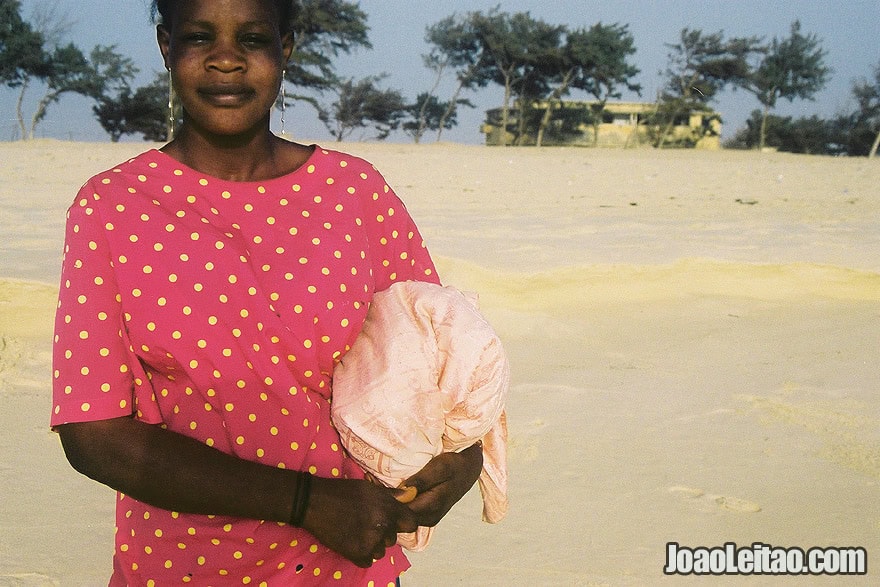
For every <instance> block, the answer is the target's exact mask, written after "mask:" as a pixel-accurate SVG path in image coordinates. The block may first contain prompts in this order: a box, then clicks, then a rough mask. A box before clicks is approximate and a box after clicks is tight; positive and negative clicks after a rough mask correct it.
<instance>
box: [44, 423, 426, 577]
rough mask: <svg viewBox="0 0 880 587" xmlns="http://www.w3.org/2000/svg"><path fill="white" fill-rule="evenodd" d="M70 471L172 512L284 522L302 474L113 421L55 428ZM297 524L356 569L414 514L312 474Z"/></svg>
mask: <svg viewBox="0 0 880 587" xmlns="http://www.w3.org/2000/svg"><path fill="white" fill-rule="evenodd" d="M57 429H58V433H59V435H60V437H61V443H62V445H63V446H64V451H65V454H66V455H67V458H68V460H69V461H70V463H71V465H72V466H73V468H74V469H76V470H77V471H79V472H80V473H82V474H84V475H86V476H87V477H90V478H92V479H94V480H96V481H98V482H100V483H103V484H105V485H108V486H109V487H111V488H113V489H116V490H117V491H120V492H122V493H124V494H126V495H128V496H131V497H133V498H135V499H137V500H139V501H143V502H145V503H148V504H150V505H152V506H154V507H159V508H163V509H167V510H171V511H177V512H185V513H193V514H204V515H210V514H213V515H223V516H235V517H241V518H250V519H255V520H271V521H276V522H288V521H289V520H290V518H291V515H292V509H293V503H294V497H295V494H296V490H297V485H298V480H299V476H300V475H303V474H304V473H300V472H297V471H290V470H287V469H279V468H276V467H271V466H267V465H262V464H259V463H254V462H251V461H247V460H243V459H239V458H237V457H234V456H232V455H228V454H226V453H223V452H221V451H219V450H216V449H214V448H211V447H209V446H206V445H204V444H202V443H201V442H198V441H197V440H194V439H192V438H188V437H186V436H183V435H180V434H177V433H175V432H171V431H169V430H165V429H163V428H160V427H158V426H153V425H150V424H146V423H143V422H140V421H138V420H134V419H132V418H115V419H111V420H100V421H95V422H81V423H74V424H64V425H61V426H58V427H57ZM302 526H303V528H304V529H306V530H307V531H309V532H310V533H312V534H313V535H314V536H315V537H316V538H317V539H318V540H319V541H321V543H323V544H324V545H325V546H327V547H329V548H331V549H333V550H335V551H336V552H338V553H339V554H341V555H343V556H345V557H346V558H348V559H349V560H351V561H352V562H354V563H355V564H357V565H359V566H364V567H365V566H369V565H370V564H371V563H372V561H373V559H378V558H382V556H384V553H385V548H386V547H388V546H390V545H392V544H394V542H395V541H396V535H397V532H412V531H414V530H415V529H416V527H417V524H416V520H415V518H414V516H413V513H412V512H411V511H410V510H409V509H408V508H407V507H406V506H404V505H402V504H400V503H398V502H397V500H395V499H394V496H393V492H391V491H389V490H387V489H383V488H380V487H376V486H374V485H372V484H371V483H369V482H366V481H361V480H353V479H352V480H347V479H322V478H318V477H315V478H313V479H312V484H311V497H310V500H309V506H308V508H307V509H306V513H305V518H304V521H303V525H302Z"/></svg>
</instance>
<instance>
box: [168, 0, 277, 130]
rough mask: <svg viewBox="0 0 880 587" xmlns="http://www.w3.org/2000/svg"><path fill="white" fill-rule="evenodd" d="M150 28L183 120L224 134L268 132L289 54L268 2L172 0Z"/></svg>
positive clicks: (272, 5)
mask: <svg viewBox="0 0 880 587" xmlns="http://www.w3.org/2000/svg"><path fill="white" fill-rule="evenodd" d="M174 6H175V7H174V8H173V11H172V14H171V15H168V16H169V22H166V23H165V24H164V25H160V26H159V28H158V39H159V48H160V49H161V51H162V56H163V58H164V59H165V66H166V67H169V68H171V75H172V79H173V82H174V89H175V91H176V92H177V96H178V97H179V99H180V100H181V102H182V104H183V108H184V113H185V114H184V116H185V118H184V120H185V124H187V125H190V126H192V127H193V128H194V129H198V130H200V131H201V132H204V133H206V134H209V135H214V136H224V137H232V136H235V135H245V134H249V133H253V132H256V131H259V130H262V129H268V120H269V112H270V111H271V109H272V105H273V104H274V102H275V100H276V98H277V96H278V90H279V88H280V84H281V77H282V70H283V68H284V65H285V63H286V62H287V59H288V58H289V57H290V50H291V36H290V35H289V34H285V35H284V36H282V34H281V32H280V29H279V18H278V14H277V12H276V9H275V6H274V3H273V2H272V1H271V0H188V1H186V2H176V3H174Z"/></svg>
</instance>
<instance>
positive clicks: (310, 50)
mask: <svg viewBox="0 0 880 587" xmlns="http://www.w3.org/2000/svg"><path fill="white" fill-rule="evenodd" d="M292 27H293V40H294V46H293V54H292V55H291V58H290V61H289V62H288V64H287V69H286V76H285V77H286V79H287V81H289V82H290V83H291V84H293V86H294V87H296V88H297V90H298V91H302V90H308V89H312V90H317V91H324V90H328V89H332V88H333V87H334V86H335V84H336V83H337V82H338V78H337V77H336V73H335V70H334V68H333V58H334V57H338V56H339V55H340V54H341V53H350V52H352V51H354V50H355V49H357V48H359V47H363V48H366V49H369V48H371V47H372V45H370V41H369V38H368V36H367V33H368V31H369V27H368V26H367V15H366V13H364V11H363V10H361V9H360V6H359V5H358V3H357V2H347V1H345V0H301V2H300V8H299V10H298V11H297V14H296V17H295V18H294V20H293V23H292ZM293 98H294V99H308V98H307V97H306V96H296V95H295V96H293ZM308 101H310V102H311V101H312V100H308Z"/></svg>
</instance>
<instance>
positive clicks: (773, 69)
mask: <svg viewBox="0 0 880 587" xmlns="http://www.w3.org/2000/svg"><path fill="white" fill-rule="evenodd" d="M825 55H826V52H825V51H824V50H823V49H822V41H821V39H819V37H817V36H816V35H814V34H812V33H811V34H808V35H803V34H802V33H801V23H800V22H799V21H794V22H793V23H792V25H791V34H790V36H789V37H787V38H785V39H778V38H774V39H773V41H772V42H771V43H770V45H769V47H767V50H766V53H765V54H764V56H763V59H761V61H760V63H758V65H757V67H756V68H754V70H753V71H752V72H751V73H750V75H749V76H748V77H747V78H746V79H745V80H744V81H743V83H742V84H741V86H742V87H743V88H744V89H745V90H747V91H749V92H751V93H753V94H754V95H755V96H756V97H757V98H758V102H760V103H761V105H762V106H763V119H762V123H761V138H760V143H759V148H763V147H764V144H765V135H766V127H767V116H768V115H769V114H770V111H771V110H773V109H774V108H776V104H777V102H778V101H779V99H780V98H785V99H787V100H788V101H789V102H793V101H794V100H795V99H796V98H801V99H807V100H812V99H813V96H814V95H815V94H816V93H817V92H819V91H820V90H821V89H822V88H824V87H825V84H826V83H827V81H828V78H829V75H830V73H831V70H830V69H829V68H828V67H826V65H825Z"/></svg>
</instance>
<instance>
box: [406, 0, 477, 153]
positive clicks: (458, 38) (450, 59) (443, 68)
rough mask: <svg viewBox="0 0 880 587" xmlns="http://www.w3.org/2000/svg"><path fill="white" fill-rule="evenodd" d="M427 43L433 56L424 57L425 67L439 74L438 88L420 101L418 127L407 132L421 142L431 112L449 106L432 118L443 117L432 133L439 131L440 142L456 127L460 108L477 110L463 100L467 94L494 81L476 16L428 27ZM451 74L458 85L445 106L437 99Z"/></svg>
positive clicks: (435, 87)
mask: <svg viewBox="0 0 880 587" xmlns="http://www.w3.org/2000/svg"><path fill="white" fill-rule="evenodd" d="M425 42H426V43H428V45H429V46H430V47H431V51H430V53H428V54H427V55H423V56H422V59H423V60H424V62H425V66H426V67H427V68H429V69H431V70H432V71H434V72H435V79H434V86H433V88H431V90H430V91H428V92H425V99H422V97H421V96H420V98H419V99H417V100H416V103H417V104H421V107H420V108H419V113H418V115H417V116H416V117H415V118H416V119H417V120H418V124H417V126H416V127H415V128H414V129H413V128H411V129H407V130H408V131H409V132H410V133H411V134H412V135H413V137H414V138H415V140H416V142H419V140H420V139H421V137H422V135H423V134H424V131H425V130H426V117H427V116H428V112H427V109H428V108H433V107H434V106H435V105H436V104H445V105H446V108H445V110H444V111H443V112H432V113H431V114H430V116H431V117H434V116H436V114H438V113H439V117H438V118H436V120H432V121H431V123H430V125H431V127H432V130H436V131H437V140H438V141H439V140H440V138H441V137H442V135H443V130H444V129H449V128H452V127H453V126H455V125H456V123H457V120H456V113H457V109H458V106H460V105H462V106H464V105H467V106H470V107H473V105H472V104H471V103H470V102H469V101H468V100H463V99H461V98H460V97H459V96H461V93H462V92H463V91H465V90H471V91H472V90H475V89H477V88H482V87H485V86H486V85H488V84H489V81H490V79H491V69H490V67H489V66H488V60H487V58H486V53H485V47H484V46H483V44H482V43H481V42H480V37H479V34H478V31H477V28H476V18H475V16H474V14H473V13H471V14H469V15H465V16H459V15H455V14H453V15H452V16H448V17H446V18H444V19H442V20H441V21H439V22H437V23H435V24H433V25H431V26H429V27H427V29H426V32H425ZM447 72H449V73H451V74H452V75H453V76H454V77H455V85H454V89H453V92H452V96H451V97H450V99H449V100H447V101H445V102H441V101H440V100H439V99H438V98H436V96H435V92H436V91H437V88H438V87H439V86H440V83H441V81H442V80H443V77H444V76H445V75H446V73H447Z"/></svg>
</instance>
